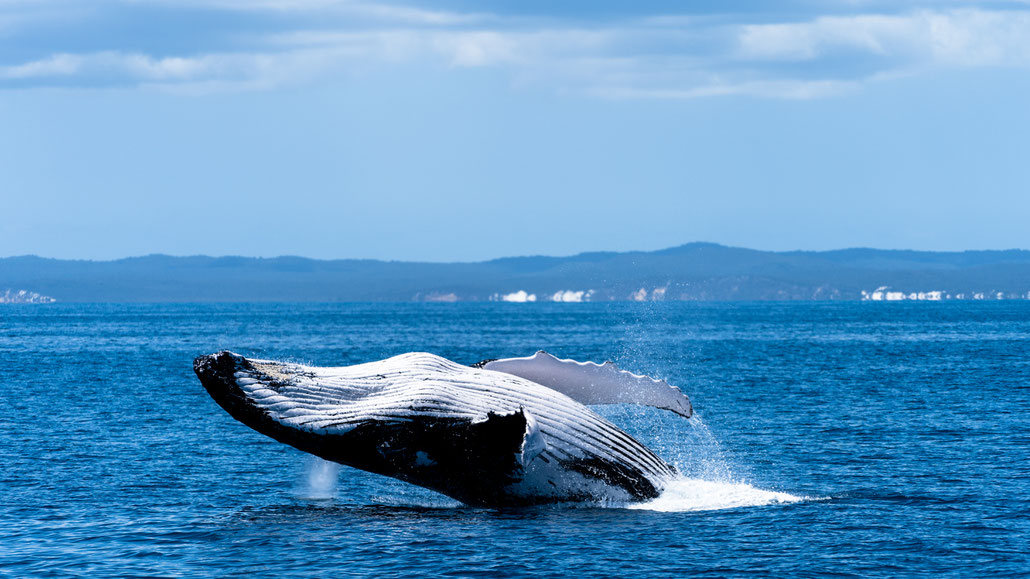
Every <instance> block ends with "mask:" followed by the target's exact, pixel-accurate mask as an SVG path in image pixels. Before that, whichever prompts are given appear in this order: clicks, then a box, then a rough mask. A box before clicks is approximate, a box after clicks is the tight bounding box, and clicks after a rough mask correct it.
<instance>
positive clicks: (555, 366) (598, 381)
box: [481, 350, 694, 418]
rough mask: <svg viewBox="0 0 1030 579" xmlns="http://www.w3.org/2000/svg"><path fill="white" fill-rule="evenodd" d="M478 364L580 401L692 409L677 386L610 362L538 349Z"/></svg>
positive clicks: (678, 411)
mask: <svg viewBox="0 0 1030 579" xmlns="http://www.w3.org/2000/svg"><path fill="white" fill-rule="evenodd" d="M481 367H482V368H484V369H486V370H493V371H496V372H504V373H506V374H512V375H514V376H519V377H520V378H525V379H526V380H531V381H533V382H536V383H537V384H540V385H542V386H547V387H548V388H550V389H552V390H556V391H558V392H561V393H562V394H564V395H566V396H568V397H569V398H572V399H573V400H575V401H577V402H579V403H581V404H641V405H644V406H653V407H655V408H662V409H664V410H671V411H672V412H675V413H676V414H679V415H680V416H684V417H686V418H690V416H691V415H692V414H693V413H694V410H693V408H692V407H691V405H690V399H689V398H687V396H686V395H685V394H683V392H680V390H679V388H676V387H675V386H672V385H670V384H669V383H668V382H666V381H665V380H656V379H654V378H651V377H649V376H641V375H639V374H633V373H631V372H627V371H625V370H620V369H619V368H618V367H616V366H615V364H612V363H611V362H605V363H604V364H596V363H594V362H576V361H575V360H559V359H558V358H555V357H554V356H552V355H550V354H548V353H547V352H544V351H542V350H541V351H539V352H537V353H536V354H534V355H532V356H529V357H528V358H506V359H502V360H490V361H487V362H485V363H482V365H481Z"/></svg>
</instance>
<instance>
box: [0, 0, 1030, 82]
mask: <svg viewBox="0 0 1030 579" xmlns="http://www.w3.org/2000/svg"><path fill="white" fill-rule="evenodd" d="M3 1H4V0H0V2H3ZM7 1H8V2H10V0H7ZM42 4H44V5H45V4H47V2H45V1H44V2H42ZM114 4H117V5H118V6H120V8H119V9H120V10H125V9H131V7H132V6H143V5H147V6H162V7H164V9H168V10H175V9H177V8H175V6H182V5H183V4H182V3H181V2H177V3H175V4H174V5H173V4H172V3H171V2H168V1H166V0H131V1H126V2H118V3H114ZM839 4H841V3H838V5H839ZM186 5H188V6H192V7H194V8H198V7H202V8H204V9H205V10H214V11H228V12H229V13H237V12H255V11H258V12H260V11H265V12H269V11H273V12H274V11H280V12H289V13H291V14H294V15H296V14H301V16H297V17H291V18H282V19H273V20H274V22H275V23H276V24H273V26H272V27H271V28H270V29H268V30H261V31H260V32H259V33H252V34H236V36H234V37H233V40H234V43H235V45H234V48H233V49H231V50H227V49H225V48H224V47H221V46H218V47H211V48H209V49H206V50H205V47H204V45H203V42H198V44H197V52H196V53H193V54H177V53H174V52H173V53H172V54H162V55H158V54H156V53H154V52H150V51H147V50H139V49H138V48H136V49H132V50H129V49H124V50H120V49H117V48H115V49H108V50H98V51H83V52H74V51H54V52H53V53H49V54H44V55H40V56H39V57H38V58H34V59H28V60H24V61H22V62H13V63H4V64H0V87H5V86H6V87H19V88H24V87H33V86H51V85H62V86H140V87H148V88H162V89H168V90H183V89H189V90H194V89H199V91H200V92H205V91H213V90H260V89H272V88H276V87H281V86H286V85H291V84H298V83H317V82H322V81H324V80H326V79H330V78H333V77H337V76H339V75H343V74H348V72H349V71H353V70H357V69H361V68H367V67H378V68H389V67H390V66H393V65H396V64H410V63H416V64H418V65H420V66H422V67H423V68H424V69H427V70H435V71H436V73H437V74H440V75H446V74H448V72H447V71H448V69H454V68H467V69H475V68H487V67H490V68H495V69H500V70H505V71H507V72H508V73H509V74H510V76H511V78H512V79H513V80H514V81H516V82H518V83H519V84H523V85H535V86H539V87H543V88H544V89H546V90H552V91H556V92H571V93H580V94H585V95H591V96H595V97H600V98H613V99H642V98H649V99H689V98H705V97H708V98H710V97H718V96H727V95H748V96H762V97H772V98H794V99H807V98H821V97H826V96H832V95H836V94H840V93H843V92H848V91H852V90H858V89H859V88H860V87H861V86H863V85H864V84H867V83H869V82H874V81H877V80H882V79H885V78H891V77H896V76H899V75H913V74H919V72H921V71H923V70H927V69H931V68H937V69H939V68H942V67H943V68H947V67H985V66H1009V67H1028V66H1030V12H1028V11H1026V10H1015V9H1008V10H978V9H959V10H947V11H940V10H938V11H931V10H925V9H923V10H916V11H913V12H908V13H900V14H888V13H860V14H838V15H833V16H818V15H817V16H815V17H813V18H810V19H807V20H800V21H782V22H766V21H763V22H760V23H755V22H749V21H747V20H748V18H749V16H748V15H746V14H745V15H742V16H735V17H733V18H729V17H720V18H704V17H696V16H681V15H662V16H654V17H646V18H635V19H634V18H627V19H622V20H606V21H605V22H604V24H597V23H589V24H588V23H583V22H575V21H568V20H541V19H527V18H511V17H500V16H497V15H489V14H462V13H455V12H446V11H435V10H428V9H421V8H409V7H403V6H392V5H382V4H367V3H363V2H351V1H341V0H298V1H291V2H286V1H285V0H282V1H280V0H257V1H255V2H243V1H242V0H241V1H235V0H204V1H201V0H187V2H186ZM3 6H4V5H3V4H0V8H2V7H3ZM126 6H129V8H125V7H126ZM856 6H857V7H858V8H866V7H868V5H866V4H863V3H859V4H857V5H856ZM838 8H839V6H838ZM2 16H3V13H2V10H0V22H2ZM751 18H757V17H751ZM280 20H281V22H282V23H281V24H278V23H279V22H280ZM183 32H184V33H186V31H183ZM98 34H100V32H98Z"/></svg>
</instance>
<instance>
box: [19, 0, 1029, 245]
mask: <svg viewBox="0 0 1030 579" xmlns="http://www.w3.org/2000/svg"><path fill="white" fill-rule="evenodd" d="M555 4H557V6H555ZM1028 224H1030V1H1027V0H1024V1H997V2H959V1H937V2H929V1H925V2H923V1H918V0H894V1H891V2H880V1H877V0H837V1H829V0H828V1H816V0H786V1H781V2H771V1H761V2H760V1H742V2H733V3H728V2H714V1H712V2H708V1H695V2H690V3H685V2H671V1H637V2H624V3H614V2H606V1H603V0H599V1H594V2H580V1H570V2H563V3H554V2H542V1H538V0H526V1H514V0H513V1H501V2H492V3H484V2H471V1H465V0H438V1H435V2H422V3H414V2H411V3H372V2H364V1H361V0H355V1H348V0H294V1H287V0H250V1H244V0H174V1H173V0H93V1H91V2H82V1H81V0H72V1H68V0H0V256H12V255H24V254H36V255H42V256H46V257H56V258H74V259H116V258H121V257H127V256H135V255H145V254H150V253H167V254H172V255H193V254H208V255H246V256H265V257H271V256H277V255H302V256H307V257H315V258H326V259H330V258H374V259H387V260H420V261H475V260H483V259H490V258H495V257H501V256H512V255H535V254H543V255H570V254H575V253H579V252H583V251H601V250H605V251H611V250H614V251H627V250H651V249H659V248H664V247H670V246H675V245H680V244H683V243H687V242H691V241H709V242H716V243H722V244H727V245H734V246H742V247H750V248H756V249H765V250H791V249H807V250H823V249H836V248H845V247H878V248H888V249H925V250H964V249H1008V248H1030V226H1028Z"/></svg>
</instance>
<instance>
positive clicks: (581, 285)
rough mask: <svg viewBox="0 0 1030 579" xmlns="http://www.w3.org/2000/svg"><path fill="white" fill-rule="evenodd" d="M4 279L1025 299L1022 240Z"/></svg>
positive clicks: (364, 295)
mask: <svg viewBox="0 0 1030 579" xmlns="http://www.w3.org/2000/svg"><path fill="white" fill-rule="evenodd" d="M7 289H10V290H13V291H21V290H26V291H29V292H35V293H38V294H41V295H44V296H51V297H53V298H55V299H57V300H58V301H62V302H213V301H228V302H240V301H486V300H507V301H550V300H556V301H608V300H634V299H637V300H652V299H654V300H727V301H729V300H859V299H863V297H864V298H865V299H873V298H874V297H878V298H881V299H887V298H888V297H889V298H891V299H901V298H912V299H915V298H918V297H923V298H928V299H936V298H940V299H973V298H985V299H996V298H997V297H999V294H1000V296H1001V297H1002V298H1006V299H1015V298H1021V299H1025V298H1027V297H1028V295H1030V294H1028V292H1030V251H1024V250H1008V251H963V252H926V251H893V250H879V249H842V250H836V251H788V252H771V251H757V250H752V249H742V248H736V247H726V246H722V245H716V244H712V243H690V244H687V245H682V246H679V247H673V248H669V249H663V250H659V251H649V252H641V251H635V252H624V253H615V252H604V253H583V254H580V255H574V256H571V257H541V256H535V257H509V258H503V259H495V260H491V261H484V262H477V263H419V262H399V261H376V260H315V259H307V258H302V257H277V258H270V259H266V258H250V257H205V256H194V257H171V256H167V255H149V256H145V257H133V258H127V259H119V260H115V261H77V260H75V261H70V260H57V259H46V258H41V257H35V256H25V257H11V258H4V259H0V293H2V292H4V291H5V290H7ZM878 289H879V290H880V291H879V293H877V290H878ZM863 292H864V293H863ZM934 292H939V293H934ZM919 294H923V295H922V296H920V295H919Z"/></svg>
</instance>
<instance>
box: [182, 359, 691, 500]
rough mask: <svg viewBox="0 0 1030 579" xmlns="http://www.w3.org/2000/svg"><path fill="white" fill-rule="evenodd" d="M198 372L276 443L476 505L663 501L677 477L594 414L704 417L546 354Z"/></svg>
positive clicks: (230, 366)
mask: <svg viewBox="0 0 1030 579" xmlns="http://www.w3.org/2000/svg"><path fill="white" fill-rule="evenodd" d="M193 366H194V371H195V372H196V374H197V376H198V377H199V378H200V381H201V383H202V384H203V385H204V387H205V388H206V389H207V391H208V392H209V393H210V394H211V396H212V398H214V400H215V402H217V403H218V404H219V405H220V406H221V407H222V408H223V409H225V410H226V411H227V412H228V413H229V414H230V415H232V416H233V417H234V418H236V419H237V420H239V421H240V422H242V423H244V424H246V425H247V426H249V427H251V428H253V429H254V430H256V431H258V432H260V433H262V434H265V435H267V436H270V437H271V438H273V439H275V440H277V441H279V442H283V443H285V444H289V445H291V446H293V447H296V448H298V449H300V450H302V451H304V452H308V453H311V454H314V455H316V456H319V457H321V458H323V459H325V460H329V461H333V462H337V463H340V464H344V465H347V466H351V467H355V468H359V469H362V470H365V471H369V472H373V473H377V474H381V475H386V476H390V477H394V478H397V479H400V480H403V481H406V482H409V483H413V484H416V485H419V486H423V487H426V488H429V489H432V490H434V491H437V492H440V493H442V494H444V495H447V496H449V497H452V498H454V499H456V500H458V501H461V502H463V503H466V504H469V505H474V506H516V505H531V504H541V503H553V502H566V501H577V502H578V501H607V500H611V501H619V502H633V501H644V500H649V499H653V498H656V497H657V496H658V495H659V494H661V492H662V490H663V489H664V487H665V485H666V483H667V482H668V481H670V480H671V479H672V478H673V477H674V476H675V474H676V469H675V468H674V467H673V466H671V465H670V464H668V463H667V462H665V461H664V460H662V459H661V458H660V457H658V455H657V454H655V453H654V452H653V451H651V450H650V449H648V448H647V447H646V446H644V445H643V444H641V443H640V442H638V441H637V440H635V439H634V438H633V437H632V436H630V435H629V434H627V433H626V432H624V431H622V430H621V429H619V428H618V427H617V426H615V425H614V424H612V423H611V422H609V421H608V420H606V419H604V418H603V417H601V416H600V415H598V414H597V413H595V412H594V411H592V410H590V409H589V408H587V406H586V405H588V404H589V405H593V404H618V403H630V404H644V405H649V406H654V407H656V408H662V409H665V410H669V411H671V412H675V413H677V414H680V415H682V416H684V417H688V418H689V417H690V415H691V413H692V408H691V405H690V401H689V399H688V398H687V397H686V396H685V395H684V394H683V393H682V392H680V390H679V389H677V388H675V387H673V386H670V385H669V384H668V383H666V382H665V381H663V380H655V379H653V378H650V377H647V376H641V375H637V374H632V373H630V372H627V371H624V370H620V369H618V368H617V367H616V366H615V365H614V364H612V363H611V362H605V363H604V364H595V363H593V362H575V361H572V360H559V359H558V358H555V357H554V356H552V355H550V354H547V353H546V352H543V351H541V352H537V353H536V354H535V355H533V356H529V357H525V358H508V359H501V360H485V361H483V362H480V363H478V364H475V365H473V366H464V365H461V364H458V363H455V362H452V361H450V360H447V359H445V358H442V357H440V356H436V355H433V354H428V353H423V352H414V353H408V354H402V355H399V356H394V357H392V358H388V359H386V360H381V361H377V362H369V363H364V364H357V365H353V366H345V367H337V368H328V367H315V366H306V365H302V364H295V363H287V362H277V361H272V360H259V359H251V358H246V357H243V356H241V355H239V354H235V353H233V352H229V351H222V352H218V353H215V354H211V355H207V356H200V357H198V358H197V359H196V360H194V364H193Z"/></svg>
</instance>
